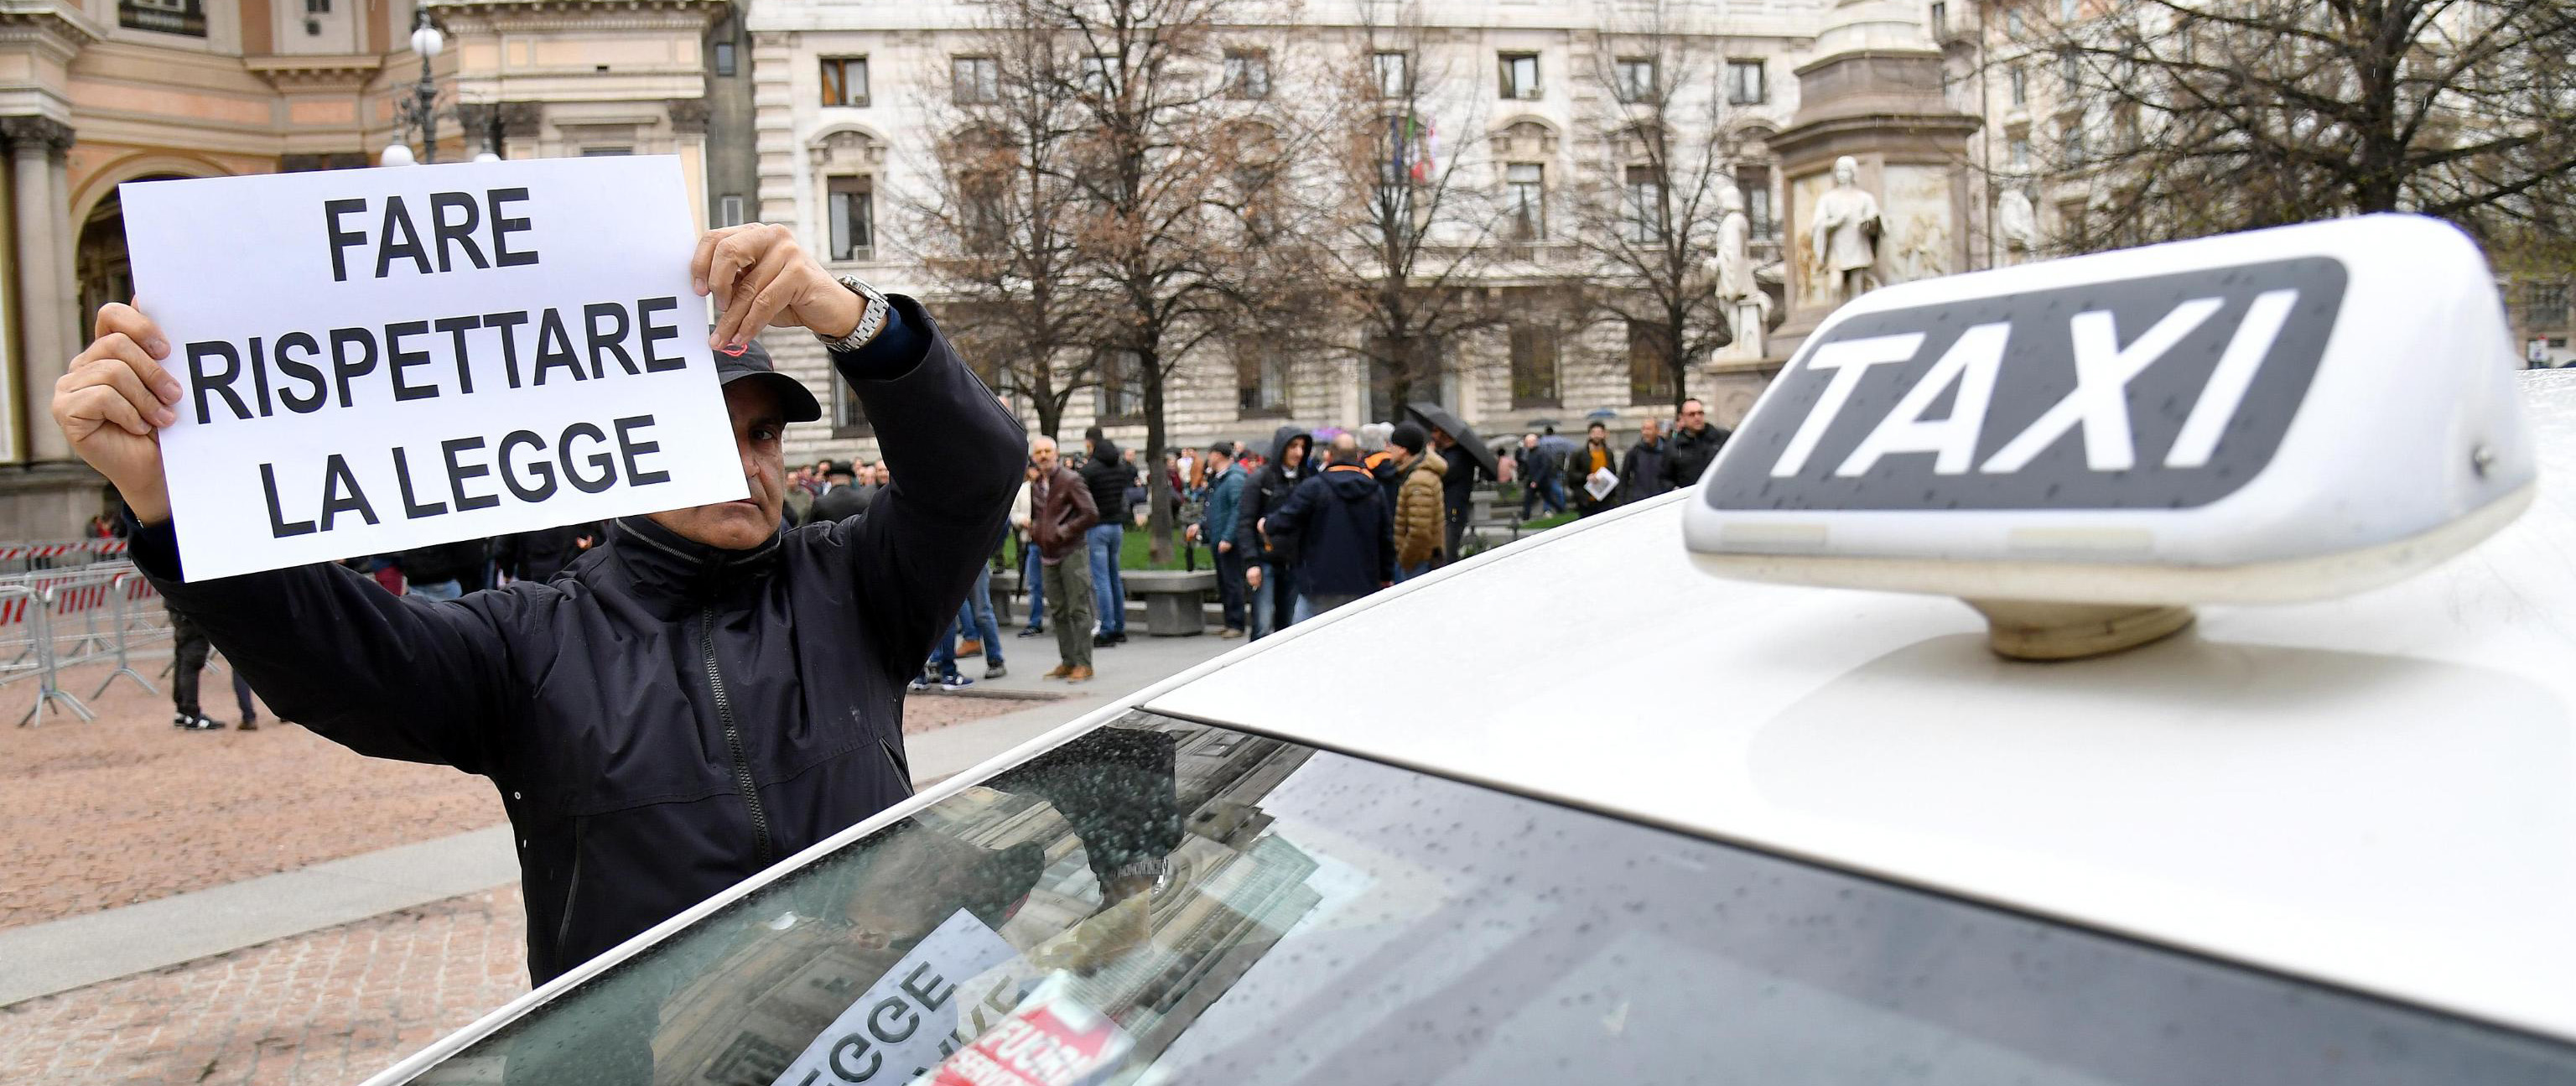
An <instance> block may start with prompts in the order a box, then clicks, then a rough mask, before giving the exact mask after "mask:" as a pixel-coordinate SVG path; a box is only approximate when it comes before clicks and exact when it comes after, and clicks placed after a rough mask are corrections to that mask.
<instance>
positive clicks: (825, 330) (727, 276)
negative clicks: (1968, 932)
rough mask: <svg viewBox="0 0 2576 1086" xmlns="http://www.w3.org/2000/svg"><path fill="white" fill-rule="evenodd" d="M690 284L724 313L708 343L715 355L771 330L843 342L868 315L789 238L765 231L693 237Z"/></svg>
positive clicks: (780, 229)
mask: <svg viewBox="0 0 2576 1086" xmlns="http://www.w3.org/2000/svg"><path fill="white" fill-rule="evenodd" d="M689 281H690V283H691V285H692V286H693V287H694V288H695V289H696V290H697V292H698V293H700V294H709V295H713V296H714V297H715V300H716V308H718V309H720V310H722V311H723V312H722V314H721V315H720V316H718V317H717V318H716V322H715V329H714V334H713V335H710V336H709V337H707V343H708V345H709V346H712V347H714V348H716V349H717V350H739V349H740V348H741V347H742V346H743V345H744V344H747V343H749V342H751V337H753V336H755V335H758V334H760V330H761V329H763V328H767V327H769V326H771V325H776V326H778V327H781V328H810V329H813V330H814V331H815V332H818V333H821V334H823V335H827V336H835V337H837V336H846V335H848V334H850V330H851V329H854V328H857V327H858V326H859V317H860V316H862V315H863V314H865V313H866V312H867V302H866V300H865V299H862V298H860V297H859V296H858V295H856V294H853V293H851V292H850V289H849V288H847V287H844V286H842V285H841V283H840V281H839V280H837V279H834V278H832V274H831V273H830V272H827V271H824V270H823V265H822V263H821V262H819V261H817V260H815V259H814V256H813V254H811V253H808V252H806V251H805V246H803V245H801V244H799V243H798V242H797V240H796V233H795V231H792V230H789V229H788V228H786V227H784V226H773V225H770V224H767V223H746V224H744V225H741V226H728V227H725V228H724V229H721V230H709V231H707V232H706V233H704V234H700V235H698V251H697V253H696V255H694V256H692V257H691V258H690V259H689Z"/></svg>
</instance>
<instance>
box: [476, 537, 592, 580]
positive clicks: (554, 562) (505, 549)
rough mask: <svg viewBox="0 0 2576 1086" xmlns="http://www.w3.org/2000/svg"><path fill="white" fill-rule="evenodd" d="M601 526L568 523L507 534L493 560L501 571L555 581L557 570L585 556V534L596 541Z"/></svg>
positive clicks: (530, 578) (517, 576) (531, 578)
mask: <svg viewBox="0 0 2576 1086" xmlns="http://www.w3.org/2000/svg"><path fill="white" fill-rule="evenodd" d="M599 535H600V527H599V525H596V524H567V525H564V526H563V527H561V528H540V529H538V530H536V531H533V532H520V533H518V534H516V535H509V536H503V537H502V538H501V545H500V546H499V547H498V548H496V549H495V550H494V551H493V553H492V560H493V562H494V563H495V564H497V565H499V566H500V567H501V572H503V573H507V574H509V575H510V576H511V577H512V578H513V579H515V580H521V581H551V580H553V579H554V577H555V574H558V573H561V572H563V571H564V570H566V569H569V568H571V566H572V563H573V560H574V559H577V558H580V557H581V553H582V551H581V540H582V537H584V536H588V537H590V538H591V539H592V540H593V541H596V540H597V539H598V538H599Z"/></svg>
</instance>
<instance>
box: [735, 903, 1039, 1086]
mask: <svg viewBox="0 0 2576 1086" xmlns="http://www.w3.org/2000/svg"><path fill="white" fill-rule="evenodd" d="M1018 958H1019V952H1018V951H1015V950H1012V949H1011V944H1009V943H1007V942H1004V941H1002V937H1001V936H1000V935H997V934H995V933H994V932H993V929H991V928H988V927H985V926H984V922H983V921H981V920H977V919H975V916H974V914H972V913H969V912H967V911H966V910H964V909H959V910H957V912H956V913H954V914H952V915H950V916H949V918H948V919H947V920H945V921H942V922H941V923H940V925H939V926H938V927H936V928H933V929H931V932H930V934H929V935H928V936H925V937H924V938H923V939H922V940H921V942H920V943H919V944H918V945H916V946H914V947H913V948H912V953H909V954H906V955H904V956H903V960H901V961H898V962H896V963H894V968H892V969H889V970H886V972H885V975H884V976H881V977H878V978H877V982H876V983H874V984H871V985H869V986H868V990H867V991H866V992H863V993H861V994H860V995H859V1000H858V1002H856V1003H852V1004H850V1009H848V1010H845V1011H842V1012H841V1016H840V1017H838V1018H835V1019H833V1020H832V1024H831V1026H830V1027H829V1028H827V1029H825V1030H824V1031H823V1033H822V1035H821V1036H818V1037H816V1038H814V1041H813V1043H811V1044H808V1045H806V1046H805V1051H804V1052H803V1053H802V1054H800V1055H798V1056H797V1057H796V1062H794V1063H791V1064H788V1065H787V1071H786V1073H784V1074H781V1075H779V1076H778V1081H777V1082H776V1083H775V1084H774V1086H870V1084H884V1083H895V1084H900V1083H907V1082H911V1081H912V1080H913V1079H914V1078H915V1077H916V1076H919V1075H920V1074H921V1073H922V1072H924V1071H925V1070H928V1069H930V1068H933V1067H936V1066H938V1065H939V1061H940V1060H941V1059H943V1058H945V1057H946V1056H947V1055H948V1054H949V1052H951V1051H953V1050H954V1047H955V1046H954V1045H953V1044H952V1043H949V1035H950V1034H951V1033H953V1032H955V1031H956V1029H957V1011H958V1008H959V1006H960V1004H961V1003H963V1002H964V1000H962V999H960V998H959V993H958V986H959V985H960V984H966V983H970V982H971V981H972V979H973V978H974V977H975V976H976V975H978V974H981V973H983V972H985V971H987V970H991V969H994V968H996V967H999V966H1002V965H1006V964H1009V963H1011V962H1014V961H1017V960H1018Z"/></svg>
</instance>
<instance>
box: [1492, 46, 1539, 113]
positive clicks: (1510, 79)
mask: <svg viewBox="0 0 2576 1086" xmlns="http://www.w3.org/2000/svg"><path fill="white" fill-rule="evenodd" d="M1497 60H1498V61H1499V62H1500V63H1501V66H1502V80H1503V86H1502V90H1503V97H1505V98H1513V99H1520V100H1523V101H1532V102H1534V101H1537V100H1538V98H1539V94H1540V91H1539V85H1538V54H1536V53H1504V54H1502V55H1501V56H1500V57H1498V58H1497Z"/></svg>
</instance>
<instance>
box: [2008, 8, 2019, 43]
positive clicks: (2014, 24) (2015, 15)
mask: <svg viewBox="0 0 2576 1086" xmlns="http://www.w3.org/2000/svg"><path fill="white" fill-rule="evenodd" d="M2004 34H2005V35H2006V36H2008V37H2012V38H2019V37H2021V35H2022V22H2021V9H2020V8H2005V9H2004Z"/></svg>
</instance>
